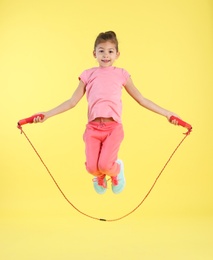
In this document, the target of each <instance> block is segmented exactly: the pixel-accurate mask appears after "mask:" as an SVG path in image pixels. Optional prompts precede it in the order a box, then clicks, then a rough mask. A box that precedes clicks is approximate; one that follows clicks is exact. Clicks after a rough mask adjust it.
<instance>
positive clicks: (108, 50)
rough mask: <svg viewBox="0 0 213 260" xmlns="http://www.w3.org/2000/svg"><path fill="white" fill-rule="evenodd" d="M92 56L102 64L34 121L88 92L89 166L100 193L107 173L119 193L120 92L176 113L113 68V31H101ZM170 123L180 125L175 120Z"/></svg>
mask: <svg viewBox="0 0 213 260" xmlns="http://www.w3.org/2000/svg"><path fill="white" fill-rule="evenodd" d="M93 55H94V57H95V58H96V59H97V62H98V64H99V67H94V68H91V69H87V70H85V71H83V73H82V74H81V75H80V77H79V84H78V87H77V89H76V90H75V91H74V93H73V95H72V97H71V98H70V99H69V100H67V101H65V102H64V103H62V104H60V105H59V106H57V107H55V108H53V109H51V110H49V111H47V112H43V113H42V114H43V115H44V117H43V118H41V117H39V116H38V117H36V118H35V119H34V122H35V123H37V122H44V121H45V120H46V119H48V118H50V117H52V116H55V115H57V114H59V113H62V112H65V111H67V110H69V109H71V108H73V107H75V106H76V105H77V103H78V102H79V101H80V99H81V98H82V97H83V96H84V94H85V93H86V96H87V101H88V124H87V125H86V129H85V132H84V135H83V138H84V142H85V153H86V163H85V165H86V169H87V171H88V172H89V173H90V174H92V175H94V176H95V177H94V179H93V185H94V189H95V191H96V192H97V193H98V194H103V193H105V192H106V189H107V181H106V175H108V176H110V178H111V182H112V191H113V192H114V193H115V194H118V193H120V192H121V191H122V190H123V189H124V187H125V177H124V165H123V162H122V161H121V160H119V159H118V158H117V155H118V151H119V147H120V144H121V142H122V140H123V137H124V132H123V126H122V121H121V113H122V102H121V91H122V88H123V87H124V88H125V90H126V91H127V92H128V94H129V95H130V96H132V98H133V99H135V101H137V102H138V103H139V104H140V105H141V106H143V107H145V108H146V109H149V110H151V111H153V112H155V113H158V114H160V115H162V116H165V117H166V118H167V119H168V120H169V118H170V117H171V116H172V115H174V116H176V117H177V115H176V114H174V113H172V112H170V111H168V110H166V109H164V108H162V107H160V106H158V105H157V104H155V103H153V102H152V101H150V100H148V99H146V98H145V97H143V96H142V94H141V93H140V92H139V90H138V89H137V88H136V87H135V86H134V84H133V81H132V79H131V77H130V75H129V73H128V72H127V71H126V70H124V69H122V68H117V67H114V66H113V64H114V62H115V60H116V59H118V57H119V55H120V52H119V49H118V41H117V37H116V34H115V33H114V32H113V31H108V32H105V33H100V34H99V35H98V37H97V38H96V40H95V44H94V50H93ZM171 123H173V124H177V123H178V122H177V121H176V120H173V121H172V122H171Z"/></svg>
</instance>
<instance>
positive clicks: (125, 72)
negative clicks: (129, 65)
mask: <svg viewBox="0 0 213 260" xmlns="http://www.w3.org/2000/svg"><path fill="white" fill-rule="evenodd" d="M122 73H123V77H124V82H123V86H125V85H126V82H127V80H128V79H129V77H130V74H129V72H128V71H126V70H125V69H122Z"/></svg>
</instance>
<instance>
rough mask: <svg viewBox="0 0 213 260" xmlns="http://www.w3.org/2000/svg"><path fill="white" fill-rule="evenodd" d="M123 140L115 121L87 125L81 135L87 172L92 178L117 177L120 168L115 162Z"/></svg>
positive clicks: (120, 127) (119, 126) (121, 128)
mask: <svg viewBox="0 0 213 260" xmlns="http://www.w3.org/2000/svg"><path fill="white" fill-rule="evenodd" d="M123 138H124V132H123V126H122V124H119V123H117V122H115V121H110V122H90V123H88V124H87V126H86V130H85V132H84V135H83V139H84V142H85V146H86V147H85V153H86V163H85V165H86V169H87V171H88V172H89V173H91V174H92V175H94V176H101V175H109V176H116V175H118V173H119V171H120V166H119V164H118V163H116V160H117V155H118V151H119V147H120V144H121V142H122V140H123Z"/></svg>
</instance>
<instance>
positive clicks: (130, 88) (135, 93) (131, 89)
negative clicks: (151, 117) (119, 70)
mask: <svg viewBox="0 0 213 260" xmlns="http://www.w3.org/2000/svg"><path fill="white" fill-rule="evenodd" d="M124 87H125V89H126V91H127V92H128V94H129V95H130V96H131V97H132V98H133V99H134V100H135V101H137V102H138V103H139V104H140V105H141V106H143V107H145V108H147V109H149V110H151V111H152V112H155V113H157V114H160V115H162V116H165V117H166V118H167V119H168V120H169V119H170V117H171V116H175V117H178V116H177V115H176V114H174V113H172V112H171V111H169V110H166V109H164V108H162V107H160V106H158V105H157V104H155V103H154V102H152V101H151V100H149V99H147V98H145V97H144V96H143V95H142V94H141V93H140V92H139V90H138V89H137V88H136V87H135V85H134V83H133V81H132V79H131V77H129V79H128V80H127V83H126V85H125V86H124ZM172 123H173V124H177V123H178V122H177V121H176V120H173V121H172Z"/></svg>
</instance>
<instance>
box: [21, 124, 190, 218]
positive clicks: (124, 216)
mask: <svg viewBox="0 0 213 260" xmlns="http://www.w3.org/2000/svg"><path fill="white" fill-rule="evenodd" d="M18 128H19V129H20V130H21V133H23V134H24V136H25V137H26V139H27V141H28V142H29V143H30V145H31V147H32V148H33V150H34V151H35V153H36V154H37V156H38V158H39V159H40V161H41V163H42V164H43V165H44V167H45V168H46V170H47V172H48V173H49V175H50V177H51V178H52V180H53V182H54V183H55V185H56V187H57V188H58V190H59V191H60V193H61V194H62V196H63V197H64V199H65V200H66V201H67V202H68V203H69V204H70V205H71V206H72V207H73V208H74V209H75V210H76V211H77V212H79V213H80V214H82V215H84V216H86V217H88V218H91V219H94V220H99V221H108V222H114V221H118V220H121V219H123V218H126V217H127V216H129V215H131V214H132V213H133V212H135V211H136V210H137V209H138V208H139V207H140V206H141V205H142V204H143V202H144V201H145V200H146V199H147V197H148V196H149V194H150V193H151V191H152V189H153V188H154V186H155V185H156V183H157V181H158V179H159V178H160V176H161V174H162V173H163V171H164V170H165V168H166V166H167V165H168V163H169V162H170V160H171V159H172V157H173V156H174V154H175V153H176V151H177V149H178V148H179V147H180V145H181V144H182V143H183V141H184V140H185V139H186V137H187V136H188V134H189V133H190V132H188V133H186V135H185V136H184V138H183V139H182V140H181V141H180V143H179V144H178V145H177V146H176V148H175V149H174V151H173V152H172V154H171V155H170V157H169V159H168V160H167V162H166V163H165V164H164V166H163V168H162V170H161V171H160V173H159V174H158V176H157V177H156V179H155V181H154V183H153V184H152V186H151V188H150V189H149V191H148V192H147V193H146V195H145V196H144V198H143V199H142V200H141V202H140V203H139V204H138V205H137V206H136V207H135V208H134V209H133V210H131V211H130V212H129V213H127V214H125V215H123V216H121V217H118V218H114V219H104V218H98V217H93V216H90V215H88V214H86V213H84V212H83V211H81V210H79V209H78V208H77V207H76V206H75V205H74V204H73V203H72V202H71V201H70V200H69V199H68V198H67V197H66V195H65V194H64V192H63V191H62V189H61V188H60V186H59V185H58V183H57V182H56V180H55V179H54V177H53V175H52V174H51V172H50V170H49V169H48V167H47V165H46V164H45V163H44V161H43V159H42V158H41V156H40V154H39V153H38V151H37V150H36V148H35V147H34V145H33V144H32V142H31V141H30V139H29V138H28V136H27V135H26V133H25V132H24V131H23V129H22V127H21V125H18Z"/></svg>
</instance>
